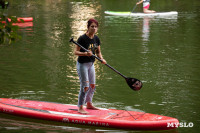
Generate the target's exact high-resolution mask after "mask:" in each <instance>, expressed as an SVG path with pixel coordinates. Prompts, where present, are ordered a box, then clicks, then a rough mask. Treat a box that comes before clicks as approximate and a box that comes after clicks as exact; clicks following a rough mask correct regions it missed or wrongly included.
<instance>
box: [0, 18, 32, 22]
mask: <svg viewBox="0 0 200 133" xmlns="http://www.w3.org/2000/svg"><path fill="white" fill-rule="evenodd" d="M21 20H23V21H24V22H32V21H33V18H32V17H20V18H17V23H22V21H21ZM8 21H9V22H10V21H11V19H10V18H8ZM2 23H6V22H5V21H2Z"/></svg>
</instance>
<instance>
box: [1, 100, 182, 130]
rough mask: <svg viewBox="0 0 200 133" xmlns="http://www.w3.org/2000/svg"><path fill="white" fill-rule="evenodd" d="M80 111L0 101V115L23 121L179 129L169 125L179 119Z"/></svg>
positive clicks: (38, 103) (65, 106) (64, 106)
mask: <svg viewBox="0 0 200 133" xmlns="http://www.w3.org/2000/svg"><path fill="white" fill-rule="evenodd" d="M77 109H78V108H77V106H76V105H70V104H60V103H52V102H42V101H31V100H20V99H8V98H0V112H2V113H7V114H11V115H17V116H22V117H29V118H36V119H43V120H51V121H58V122H65V123H74V124H82V125H89V126H101V127H111V128H122V129H131V130H168V129H174V128H177V126H169V124H170V125H171V124H176V125H178V124H179V121H178V120H177V119H176V118H172V117H167V116H162V115H156V114H149V113H145V112H136V111H127V110H116V109H102V108H100V110H89V109H86V111H88V112H89V114H87V115H85V114H80V113H78V112H77Z"/></svg>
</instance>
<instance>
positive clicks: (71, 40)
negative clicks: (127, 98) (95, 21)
mask: <svg viewBox="0 0 200 133" xmlns="http://www.w3.org/2000/svg"><path fill="white" fill-rule="evenodd" d="M70 42H73V43H74V44H76V45H78V46H79V47H81V48H82V49H83V50H85V51H86V52H89V50H87V49H86V48H84V47H83V46H81V45H80V44H79V43H77V42H75V41H74V40H73V38H71V39H70ZM92 56H93V57H95V58H96V59H97V60H99V61H101V62H103V61H102V60H101V59H100V58H99V57H97V56H96V55H94V54H92ZM105 65H106V66H107V67H109V68H110V69H112V70H113V71H115V72H116V73H117V74H119V75H120V76H122V77H123V78H125V79H127V77H126V76H124V75H123V74H121V73H120V72H119V71H117V70H116V69H114V68H113V67H112V66H110V65H109V64H105Z"/></svg>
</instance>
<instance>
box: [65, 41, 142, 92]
mask: <svg viewBox="0 0 200 133" xmlns="http://www.w3.org/2000/svg"><path fill="white" fill-rule="evenodd" d="M69 42H73V43H74V44H76V45H78V46H79V47H81V48H82V49H83V50H85V51H86V52H88V51H89V50H87V49H86V48H84V47H83V46H81V45H80V44H79V43H77V42H75V41H74V40H73V38H71V39H70V41H69ZM92 56H93V57H95V58H96V59H98V60H99V61H101V62H102V60H101V59H100V58H99V57H97V56H96V55H94V54H93V55H92ZM105 65H106V66H107V67H109V68H110V69H112V70H113V71H115V72H116V73H117V74H119V75H120V76H122V77H123V78H124V79H125V80H126V83H127V84H128V86H129V87H130V88H131V89H133V90H134V91H138V90H140V89H141V88H142V82H141V81H140V80H138V79H136V78H128V77H126V76H124V75H123V74H121V73H120V72H119V71H117V70H116V69H114V68H113V67H112V66H110V65H109V64H105Z"/></svg>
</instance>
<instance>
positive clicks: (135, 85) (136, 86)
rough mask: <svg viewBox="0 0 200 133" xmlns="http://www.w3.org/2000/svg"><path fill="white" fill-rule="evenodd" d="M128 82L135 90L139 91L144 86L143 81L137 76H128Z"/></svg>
mask: <svg viewBox="0 0 200 133" xmlns="http://www.w3.org/2000/svg"><path fill="white" fill-rule="evenodd" d="M126 82H127V84H128V86H129V87H130V88H131V89H133V90H134V91H139V90H140V89H141V88H142V82H141V81H140V80H138V79H136V78H126Z"/></svg>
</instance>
